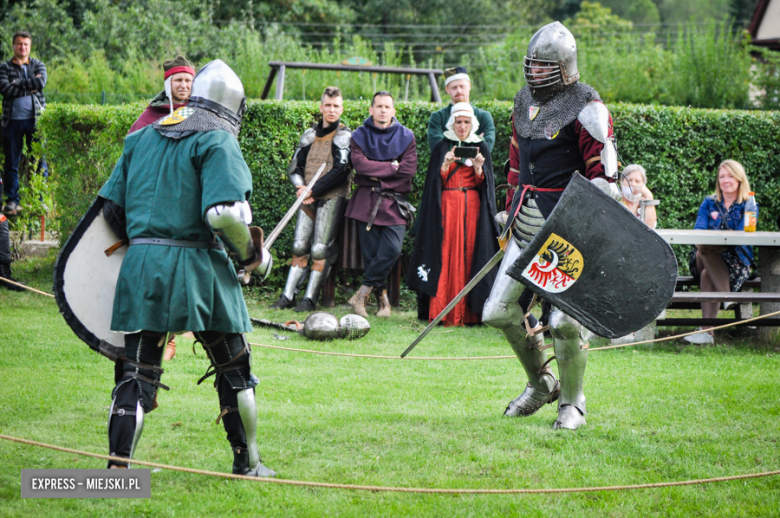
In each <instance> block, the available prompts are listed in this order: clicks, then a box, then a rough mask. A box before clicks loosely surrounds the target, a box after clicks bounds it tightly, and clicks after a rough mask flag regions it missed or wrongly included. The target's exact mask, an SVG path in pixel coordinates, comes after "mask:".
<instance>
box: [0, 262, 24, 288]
mask: <svg viewBox="0 0 780 518" xmlns="http://www.w3.org/2000/svg"><path fill="white" fill-rule="evenodd" d="M0 277H2V278H4V279H8V280H9V281H14V282H19V281H17V280H16V279H14V278H13V276H12V275H11V263H0ZM19 284H21V283H19ZM0 286H3V287H5V288H7V289H9V290H11V291H24V288H21V287H19V286H16V285H15V284H11V283H9V282H4V281H2V280H0Z"/></svg>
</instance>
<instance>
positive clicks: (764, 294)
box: [656, 229, 780, 339]
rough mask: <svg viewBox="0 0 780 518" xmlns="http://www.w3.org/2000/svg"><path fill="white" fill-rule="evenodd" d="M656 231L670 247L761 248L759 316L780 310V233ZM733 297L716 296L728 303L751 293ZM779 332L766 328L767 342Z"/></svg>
mask: <svg viewBox="0 0 780 518" xmlns="http://www.w3.org/2000/svg"><path fill="white" fill-rule="evenodd" d="M656 232H658V235H659V236H661V237H662V238H663V239H664V241H666V242H667V243H669V244H670V245H724V246H738V245H752V246H754V247H758V251H757V252H758V253H760V259H761V265H760V272H761V295H760V296H758V297H755V299H756V301H760V302H761V310H760V312H759V314H761V315H766V314H767V313H773V312H775V311H780V232H742V231H734V230H680V229H659V230H656ZM729 295H730V294H728V293H717V294H713V296H714V297H715V298H716V300H728V299H729V298H733V297H744V295H749V294H736V293H735V294H731V297H730V296H729ZM756 295H758V294H756ZM762 299H763V300H762ZM734 300H737V299H734ZM740 300H741V299H740ZM759 322H760V321H759ZM778 331H779V330H778V328H776V327H762V328H761V337H762V338H764V339H773V338H776V337H777V336H778Z"/></svg>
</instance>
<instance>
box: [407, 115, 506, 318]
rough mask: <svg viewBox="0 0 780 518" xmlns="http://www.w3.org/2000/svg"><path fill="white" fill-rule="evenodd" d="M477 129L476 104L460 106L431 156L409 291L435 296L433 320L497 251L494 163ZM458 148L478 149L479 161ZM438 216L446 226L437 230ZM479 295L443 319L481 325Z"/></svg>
mask: <svg viewBox="0 0 780 518" xmlns="http://www.w3.org/2000/svg"><path fill="white" fill-rule="evenodd" d="M478 129H479V122H477V119H476V117H475V116H474V111H473V109H472V107H471V105H470V104H469V103H457V104H455V105H454V106H453V107H452V114H451V115H450V119H449V121H448V122H447V131H445V132H444V137H445V139H444V140H443V141H442V142H440V143H439V144H437V145H436V146H435V147H434V149H433V150H432V152H431V163H430V165H429V167H428V178H426V184H425V189H424V192H423V203H422V205H421V206H420V220H419V223H420V228H419V230H418V235H417V241H416V243H415V251H414V254H413V256H412V261H411V265H412V268H410V270H409V275H408V278H407V284H409V285H410V287H412V288H413V289H416V290H418V291H422V292H423V293H425V294H426V295H428V296H429V297H430V301H429V307H428V314H427V315H425V316H427V317H428V320H429V321H430V320H433V319H434V318H436V316H437V315H438V314H439V313H440V312H441V311H442V310H443V309H444V308H445V307H446V306H447V304H449V303H450V301H451V300H452V299H453V298H455V296H456V295H457V294H458V293H459V292H460V291H461V290H462V289H463V287H464V286H466V284H467V283H468V282H469V280H471V277H472V276H473V275H474V274H475V273H476V272H477V271H479V269H480V268H481V267H482V265H484V264H485V263H486V262H487V260H488V259H489V258H490V257H492V255H493V253H495V251H497V250H498V248H497V244H496V233H497V227H496V226H495V223H494V221H493V216H494V215H495V213H496V208H495V187H494V181H493V169H492V162H491V161H490V153H489V151H488V149H487V146H486V145H485V143H484V142H482V137H480V136H479V135H478V134H477V130H478ZM458 147H469V148H476V149H474V150H473V151H474V153H475V154H476V156H475V157H474V158H458V157H456V156H455V155H456V153H455V149H456V148H458ZM459 154H460V153H459ZM433 192H435V193H436V196H433V195H432V193H433ZM439 214H440V216H439V218H438V219H439V223H440V225H441V226H440V228H439V229H435V227H436V226H438V225H436V221H435V220H436V219H437V215H439ZM437 230H438V232H437ZM480 238H482V240H480ZM485 238H486V239H485ZM436 249H438V250H436ZM434 252H435V255H436V256H437V257H436V258H435V259H434V257H432V256H433V255H434ZM426 256H427V257H426ZM417 263H419V264H417ZM492 278H493V277H491V276H488V279H487V280H486V281H484V282H483V283H480V284H486V286H482V288H486V289H487V292H489V290H490V286H491V285H492ZM476 291H477V292H478V294H477V296H476V298H474V297H470V298H464V299H463V300H462V301H461V302H460V303H458V305H457V306H455V308H454V309H453V310H452V311H450V312H449V313H448V314H447V316H446V317H445V318H444V320H443V323H444V325H445V326H462V325H465V324H475V323H479V322H481V314H482V306H483V305H484V300H485V299H484V297H482V296H480V295H479V292H481V291H483V290H476ZM470 295H471V294H470ZM421 309H423V311H424V308H421ZM420 316H422V315H420Z"/></svg>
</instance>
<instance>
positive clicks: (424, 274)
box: [417, 264, 431, 282]
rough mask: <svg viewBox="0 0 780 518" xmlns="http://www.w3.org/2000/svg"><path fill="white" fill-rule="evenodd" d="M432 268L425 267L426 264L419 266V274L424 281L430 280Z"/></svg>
mask: <svg viewBox="0 0 780 518" xmlns="http://www.w3.org/2000/svg"><path fill="white" fill-rule="evenodd" d="M430 271H431V269H430V268H428V269H427V270H426V269H425V265H424V264H423V265H420V266H418V267H417V276H418V277H419V278H420V279H422V281H423V282H428V272H430Z"/></svg>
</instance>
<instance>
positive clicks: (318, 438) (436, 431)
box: [0, 258, 780, 518]
mask: <svg viewBox="0 0 780 518" xmlns="http://www.w3.org/2000/svg"><path fill="white" fill-rule="evenodd" d="M51 264H52V259H51V258H49V259H46V260H36V261H28V262H24V263H20V264H18V265H15V266H16V269H15V272H16V274H17V277H19V278H21V279H22V280H23V281H24V282H27V283H28V284H30V285H32V286H35V287H38V288H40V289H44V290H46V291H50V290H51V287H50V284H51V283H50V279H51ZM255 298H256V293H250V294H249V299H250V300H249V307H250V314H251V315H252V316H258V317H263V318H273V319H274V320H277V321H284V320H287V319H290V318H293V317H295V316H299V315H297V314H295V313H293V312H292V311H289V312H281V313H274V312H272V311H269V310H267V309H265V307H267V304H268V302H269V301H267V300H266V301H263V302H262V303H260V302H258V301H257V300H255ZM346 312H347V311H346V308H344V307H339V308H336V309H335V310H334V313H336V314H337V315H339V316H340V315H342V314H345V313H346ZM414 316H415V314H414V313H412V312H411V311H406V312H396V315H395V316H394V317H393V318H391V319H388V320H385V321H377V319H373V320H372V325H373V326H374V328H373V329H372V331H371V332H370V334H369V335H368V336H367V337H365V338H364V339H362V340H359V341H355V342H343V341H334V342H329V343H319V342H307V341H305V340H304V339H303V338H301V337H298V336H295V335H292V334H290V333H284V332H281V331H277V333H278V334H279V335H287V336H289V339H288V340H284V341H279V340H277V339H275V338H274V333H275V331H273V330H270V329H263V328H256V330H255V332H254V333H252V334H251V335H250V336H249V340H250V342H257V343H264V344H272V345H282V346H289V347H298V348H306V349H318V350H328V351H343V352H352V353H367V354H381V355H397V354H400V352H401V351H403V349H404V348H405V347H406V346H407V345H408V344H409V343H410V342H411V341H412V340H413V339H414V337H415V336H416V334H417V333H418V332H419V331H420V330H422V326H421V325H420V324H418V323H417V322H416V320H415V318H414ZM719 337H720V338H721V340H720V344H719V345H718V346H716V347H709V348H699V347H692V346H691V347H688V346H684V345H683V344H682V343H681V342H679V343H670V344H664V345H655V346H641V347H638V348H633V349H631V348H629V349H618V350H612V351H606V352H593V353H591V355H590V359H589V364H588V370H587V373H586V395H587V397H588V411H589V414H588V416H587V420H588V424H587V426H585V427H583V428H581V429H580V430H578V431H576V432H570V431H553V430H552V427H551V424H552V422H553V420H554V419H555V410H554V408H553V407H552V406H547V407H545V408H544V409H542V410H541V411H539V412H538V413H537V414H536V415H534V416H532V417H529V418H525V419H508V418H503V417H502V415H501V414H502V412H503V410H504V407H505V405H506V403H507V402H508V401H509V400H510V399H512V398H514V397H515V396H517V394H519V393H520V392H521V390H522V385H523V384H524V381H523V376H522V374H521V368H520V365H519V363H518V362H517V361H516V360H492V361H460V362H441V361H440V362H423V361H387V360H369V359H359V358H344V357H329V356H318V355H307V354H301V353H293V352H287V351H279V350H271V349H263V348H260V347H255V348H254V350H253V352H252V355H253V356H252V357H253V365H254V370H255V373H256V375H257V376H258V377H259V378H260V380H261V383H260V386H259V387H258V388H257V405H258V414H259V430H258V432H259V441H258V442H259V445H260V451H261V454H262V456H263V458H264V460H265V462H266V464H267V465H268V466H270V467H272V468H273V469H275V470H277V471H278V472H279V475H280V477H282V478H287V479H296V480H313V481H325V482H335V483H346V484H370V485H382V486H402V487H436V488H563V487H583V486H607V485H624V484H638V483H649V482H662V481H678V480H688V479H697V478H708V477H719V476H728V475H736V474H742V473H752V472H762V471H771V470H777V469H780V448H779V446H780V445H779V444H778V441H779V440H780V376H779V375H778V373H779V372H780V353H778V352H777V350H775V349H774V346H770V347H768V348H765V347H760V346H759V344H757V342H756V341H755V338H753V336H752V335H751V334H750V332H746V333H744V334H743V333H736V332H735V333H733V334H731V335H726V334H724V333H721V334H720V335H719ZM597 345H598V344H596V343H593V344H592V346H597ZM196 352H197V354H195V355H193V353H192V340H188V339H181V338H180V339H179V346H178V354H177V356H176V358H175V359H174V360H173V361H172V362H169V363H167V364H166V365H164V367H165V368H166V373H165V375H164V376H163V382H164V383H166V384H168V385H170V386H171V387H172V390H171V391H170V392H165V391H162V392H161V394H160V396H159V403H160V407H159V408H158V409H156V410H155V411H154V412H152V413H151V414H149V415H148V416H147V421H146V425H145V427H144V434H143V437H142V439H141V442H140V444H139V447H138V450H137V455H136V458H137V459H139V460H148V461H153V462H160V463H165V464H171V465H178V466H186V467H192V468H199V469H204V470H212V471H221V472H229V471H230V464H231V460H232V457H231V453H230V450H229V447H228V444H227V441H225V439H224V431H223V429H222V427H221V425H215V424H214V420H215V418H216V416H217V414H218V413H219V408H218V403H217V398H216V391H215V390H214V388H213V387H212V386H211V385H210V383H208V382H206V383H204V384H202V385H200V386H198V385H196V381H197V379H198V378H199V377H200V376H201V375H202V374H203V373H204V372H205V371H206V368H207V366H208V361H207V359H206V356H205V354H204V353H203V351H202V350H199V349H198V348H196ZM413 354H414V355H418V356H480V355H483V356H488V355H490V356H492V355H509V354H511V350H510V349H509V347H508V346H507V344H506V343H505V342H504V340H503V338H502V336H501V335H500V334H499V333H498V332H497V331H495V330H492V329H489V328H485V327H479V328H469V329H458V330H449V329H443V328H439V329H437V330H435V331H434V332H432V333H431V334H430V335H429V337H428V338H427V339H426V340H425V341H424V342H423V343H422V344H420V345H419V346H418V349H416V350H415V352H414V353H413ZM112 373H113V369H112V365H111V363H110V362H109V361H107V360H106V359H104V358H103V357H101V356H99V355H98V354H96V353H94V352H92V351H91V350H89V349H88V348H87V346H86V345H84V344H83V343H81V342H80V341H79V340H78V339H77V338H76V337H75V335H74V334H73V333H72V332H71V331H70V329H69V328H68V327H67V325H66V324H65V322H64V320H63V319H62V317H61V316H60V315H59V314H58V312H57V307H56V304H55V302H54V301H53V299H48V298H44V297H42V296H39V295H35V294H33V293H29V292H27V293H12V292H9V291H6V290H2V289H0V401H1V402H2V403H0V433H2V434H6V435H11V436H17V437H23V438H27V439H32V440H36V441H41V442H45V443H50V444H56V445H60V446H65V447H70V448H76V449H82V450H88V451H92V452H98V453H105V452H106V451H107V439H106V417H107V412H106V407H108V405H109V404H110V392H111V388H112V386H113V381H112V380H113V374H112ZM104 465H105V463H104V462H103V461H101V460H96V459H90V458H87V457H79V456H74V455H71V454H64V453H59V452H55V451H52V450H47V449H41V448H37V447H32V446H26V445H20V444H16V443H10V442H6V441H0V466H2V469H0V516H46V517H47V518H53V517H56V516H101V517H102V516H154V517H163V516H220V515H230V516H323V515H328V516H331V515H332V516H552V515H554V516H565V517H567V518H568V517H577V516H621V517H622V516H726V517H732V516H778V515H780V511H779V509H780V477H768V478H761V479H753V480H747V481H737V482H724V483H717V484H710V485H704V486H690V487H679V488H668V489H650V490H638V491H631V492H626V491H622V492H598V493H585V494H566V495H533V496H532V495H511V496H507V495H472V496H452V495H449V496H444V495H420V494H396V493H383V492H366V491H343V490H330V489H312V488H301V487H287V486H277V485H268V484H264V483H249V482H243V481H227V480H222V479H216V478H209V477H205V476H199V475H190V474H182V473H176V472H171V471H160V472H156V473H153V474H152V497H151V499H148V500H107V499H106V500H97V499H95V500H64V499H62V500H37V499H36V500H33V499H26V500H22V499H21V497H20V471H21V470H22V469H27V468H101V467H104Z"/></svg>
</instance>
